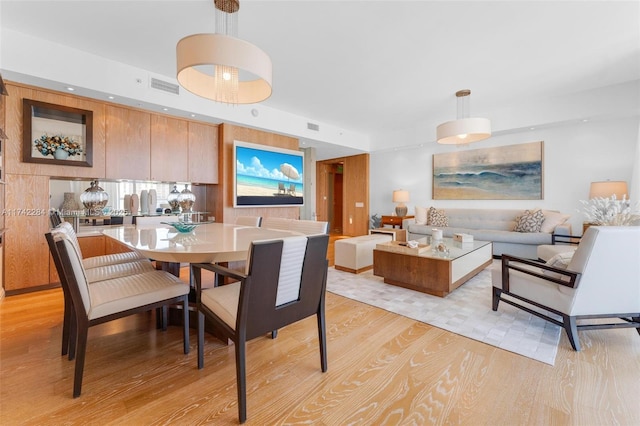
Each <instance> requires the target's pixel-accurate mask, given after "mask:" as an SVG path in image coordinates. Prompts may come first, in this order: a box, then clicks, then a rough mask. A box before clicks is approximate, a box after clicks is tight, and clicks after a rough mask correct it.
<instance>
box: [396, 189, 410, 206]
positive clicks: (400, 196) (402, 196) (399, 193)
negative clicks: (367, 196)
mask: <svg viewBox="0 0 640 426" xmlns="http://www.w3.org/2000/svg"><path fill="white" fill-rule="evenodd" d="M407 201H409V191H405V190H404V189H398V190H395V191H393V202H394V203H406V202H407Z"/></svg>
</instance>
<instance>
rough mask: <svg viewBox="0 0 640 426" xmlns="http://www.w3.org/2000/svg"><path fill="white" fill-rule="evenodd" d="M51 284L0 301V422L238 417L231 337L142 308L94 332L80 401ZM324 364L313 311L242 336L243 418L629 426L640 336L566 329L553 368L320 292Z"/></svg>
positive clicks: (639, 400) (57, 293)
mask: <svg viewBox="0 0 640 426" xmlns="http://www.w3.org/2000/svg"><path fill="white" fill-rule="evenodd" d="M62 306H63V297H62V291H61V290H60V289H53V290H47V291H41V292H37V293H30V294H23V295H17V296H11V297H6V298H4V299H3V300H2V301H1V302H0V397H1V398H0V424H2V425H60V424H83V425H84V424H99V425H124V424H126V425H155V424H172V425H191V424H215V425H218V424H237V422H238V420H237V405H236V404H237V399H236V386H235V363H234V362H235V361H234V351H233V346H224V345H223V344H222V343H220V342H218V341H216V340H215V339H213V338H206V349H205V368H204V369H203V370H198V369H197V365H196V335H195V330H192V333H191V353H190V354H189V355H184V354H183V353H182V340H181V339H182V337H181V329H180V327H175V326H172V327H169V329H168V330H167V331H166V332H162V331H159V330H156V329H155V328H154V325H155V319H154V317H153V314H140V315H136V316H132V317H129V318H125V319H121V320H117V321H114V322H112V323H109V324H104V325H101V326H97V327H92V328H91V329H90V332H89V347H88V353H87V361H86V366H85V375H84V384H83V389H82V395H81V397H79V398H77V399H73V398H72V383H73V362H69V361H68V360H67V358H66V357H62V356H60V333H61V328H62ZM326 311H327V332H328V355H329V370H328V371H327V372H326V373H321V371H320V358H319V353H318V343H317V332H316V323H315V319H313V318H310V319H307V320H305V321H302V322H300V323H298V324H295V325H292V326H289V327H286V328H284V329H282V330H280V332H279V334H278V337H277V339H275V340H272V339H270V338H269V337H267V336H265V337H264V338H258V339H255V340H253V341H251V342H250V343H249V344H248V345H247V388H248V421H247V423H246V424H248V425H274V424H276V425H281V424H302V423H304V424H315V425H346V424H355V425H430V424H437V425H440V424H463V425H516V424H521V425H552V424H553V425H594V426H595V425H605V424H617V425H638V424H640V336H639V335H638V333H637V332H636V331H635V330H632V329H626V330H593V331H586V332H581V333H580V340H581V343H582V345H583V350H582V352H574V351H572V350H571V348H570V345H569V343H568V341H567V339H566V337H565V336H564V334H563V336H562V339H561V341H560V348H559V353H558V356H557V360H556V365H555V366H553V367H552V366H549V365H546V364H543V363H540V362H537V361H534V360H531V359H528V358H525V357H522V356H519V355H515V354H512V353H510V352H506V351H503V350H500V349H497V348H495V347H492V346H488V345H485V344H482V343H479V342H476V341H474V340H470V339H467V338H464V337H461V336H458V335H455V334H452V333H449V332H447V331H444V330H441V329H438V328H434V327H431V326H429V325H426V324H422V323H420V322H417V321H414V320H411V319H408V318H405V317H402V316H399V315H395V314H392V313H389V312H386V311H384V310H381V309H378V308H375V307H371V306H368V305H365V304H362V303H358V302H355V301H352V300H350V299H346V298H343V297H340V296H336V295H333V294H331V293H328V295H327V308H326Z"/></svg>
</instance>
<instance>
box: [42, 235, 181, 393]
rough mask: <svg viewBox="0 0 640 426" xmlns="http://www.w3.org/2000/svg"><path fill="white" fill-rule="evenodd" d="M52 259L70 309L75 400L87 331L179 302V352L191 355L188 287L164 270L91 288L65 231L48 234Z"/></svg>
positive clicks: (70, 345)
mask: <svg viewBox="0 0 640 426" xmlns="http://www.w3.org/2000/svg"><path fill="white" fill-rule="evenodd" d="M46 235H47V241H52V242H53V245H52V246H50V251H51V255H52V257H53V260H54V264H55V266H56V270H57V271H58V275H59V276H60V277H61V283H62V285H63V290H64V292H65V295H67V294H68V295H69V297H70V299H71V301H72V303H71V307H72V308H73V316H72V321H71V327H70V329H71V332H70V336H69V354H70V356H69V359H70V360H73V359H74V358H75V373H74V379H73V397H74V398H77V397H78V396H80V393H81V390H82V376H83V373H84V364H85V357H86V351H87V340H88V331H89V327H92V326H94V325H98V324H102V323H105V322H108V321H112V320H115V319H118V318H122V317H126V316H129V315H132V314H135V313H138V312H145V311H149V310H152V309H156V308H160V307H163V306H166V305H169V304H176V303H180V304H182V310H183V330H182V332H183V352H184V353H185V354H188V353H189V310H188V306H189V305H188V294H189V286H188V285H186V284H184V283H183V282H182V281H180V279H179V278H177V277H175V276H173V275H171V274H169V273H168V272H164V271H155V270H154V271H152V272H144V273H141V274H135V275H129V276H126V277H120V278H114V279H110V280H104V281H100V282H96V283H94V284H91V285H89V282H88V281H87V279H86V270H85V268H84V266H83V264H82V258H81V255H80V253H79V252H78V250H77V249H76V245H75V244H74V242H73V241H72V239H71V238H70V236H69V235H68V234H66V233H64V232H55V233H51V232H49V233H47V234H46Z"/></svg>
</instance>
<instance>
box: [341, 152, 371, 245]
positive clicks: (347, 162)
mask: <svg viewBox="0 0 640 426" xmlns="http://www.w3.org/2000/svg"><path fill="white" fill-rule="evenodd" d="M343 179H344V180H343V191H344V194H343V207H342V210H343V216H342V227H343V228H342V229H343V234H345V235H365V234H366V233H367V232H368V230H369V154H360V155H352V156H350V157H345V158H344V174H343ZM359 205H360V206H361V207H358V206H359Z"/></svg>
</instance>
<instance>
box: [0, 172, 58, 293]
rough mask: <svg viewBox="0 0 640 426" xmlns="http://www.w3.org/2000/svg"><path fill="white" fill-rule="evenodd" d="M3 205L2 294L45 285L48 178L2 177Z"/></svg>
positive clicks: (47, 273)
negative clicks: (4, 191)
mask: <svg viewBox="0 0 640 426" xmlns="http://www.w3.org/2000/svg"><path fill="white" fill-rule="evenodd" d="M5 201H6V206H7V207H6V208H5V211H4V213H5V226H6V228H7V230H6V232H5V234H4V288H5V290H6V291H8V292H10V291H14V290H22V289H27V288H29V287H38V286H42V285H47V284H49V259H50V256H49V246H48V245H47V240H46V239H45V236H44V234H45V233H46V232H48V231H49V215H48V211H49V176H28V175H14V174H8V175H6V199H5ZM51 267H53V268H54V269H55V267H54V266H53V264H51Z"/></svg>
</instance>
